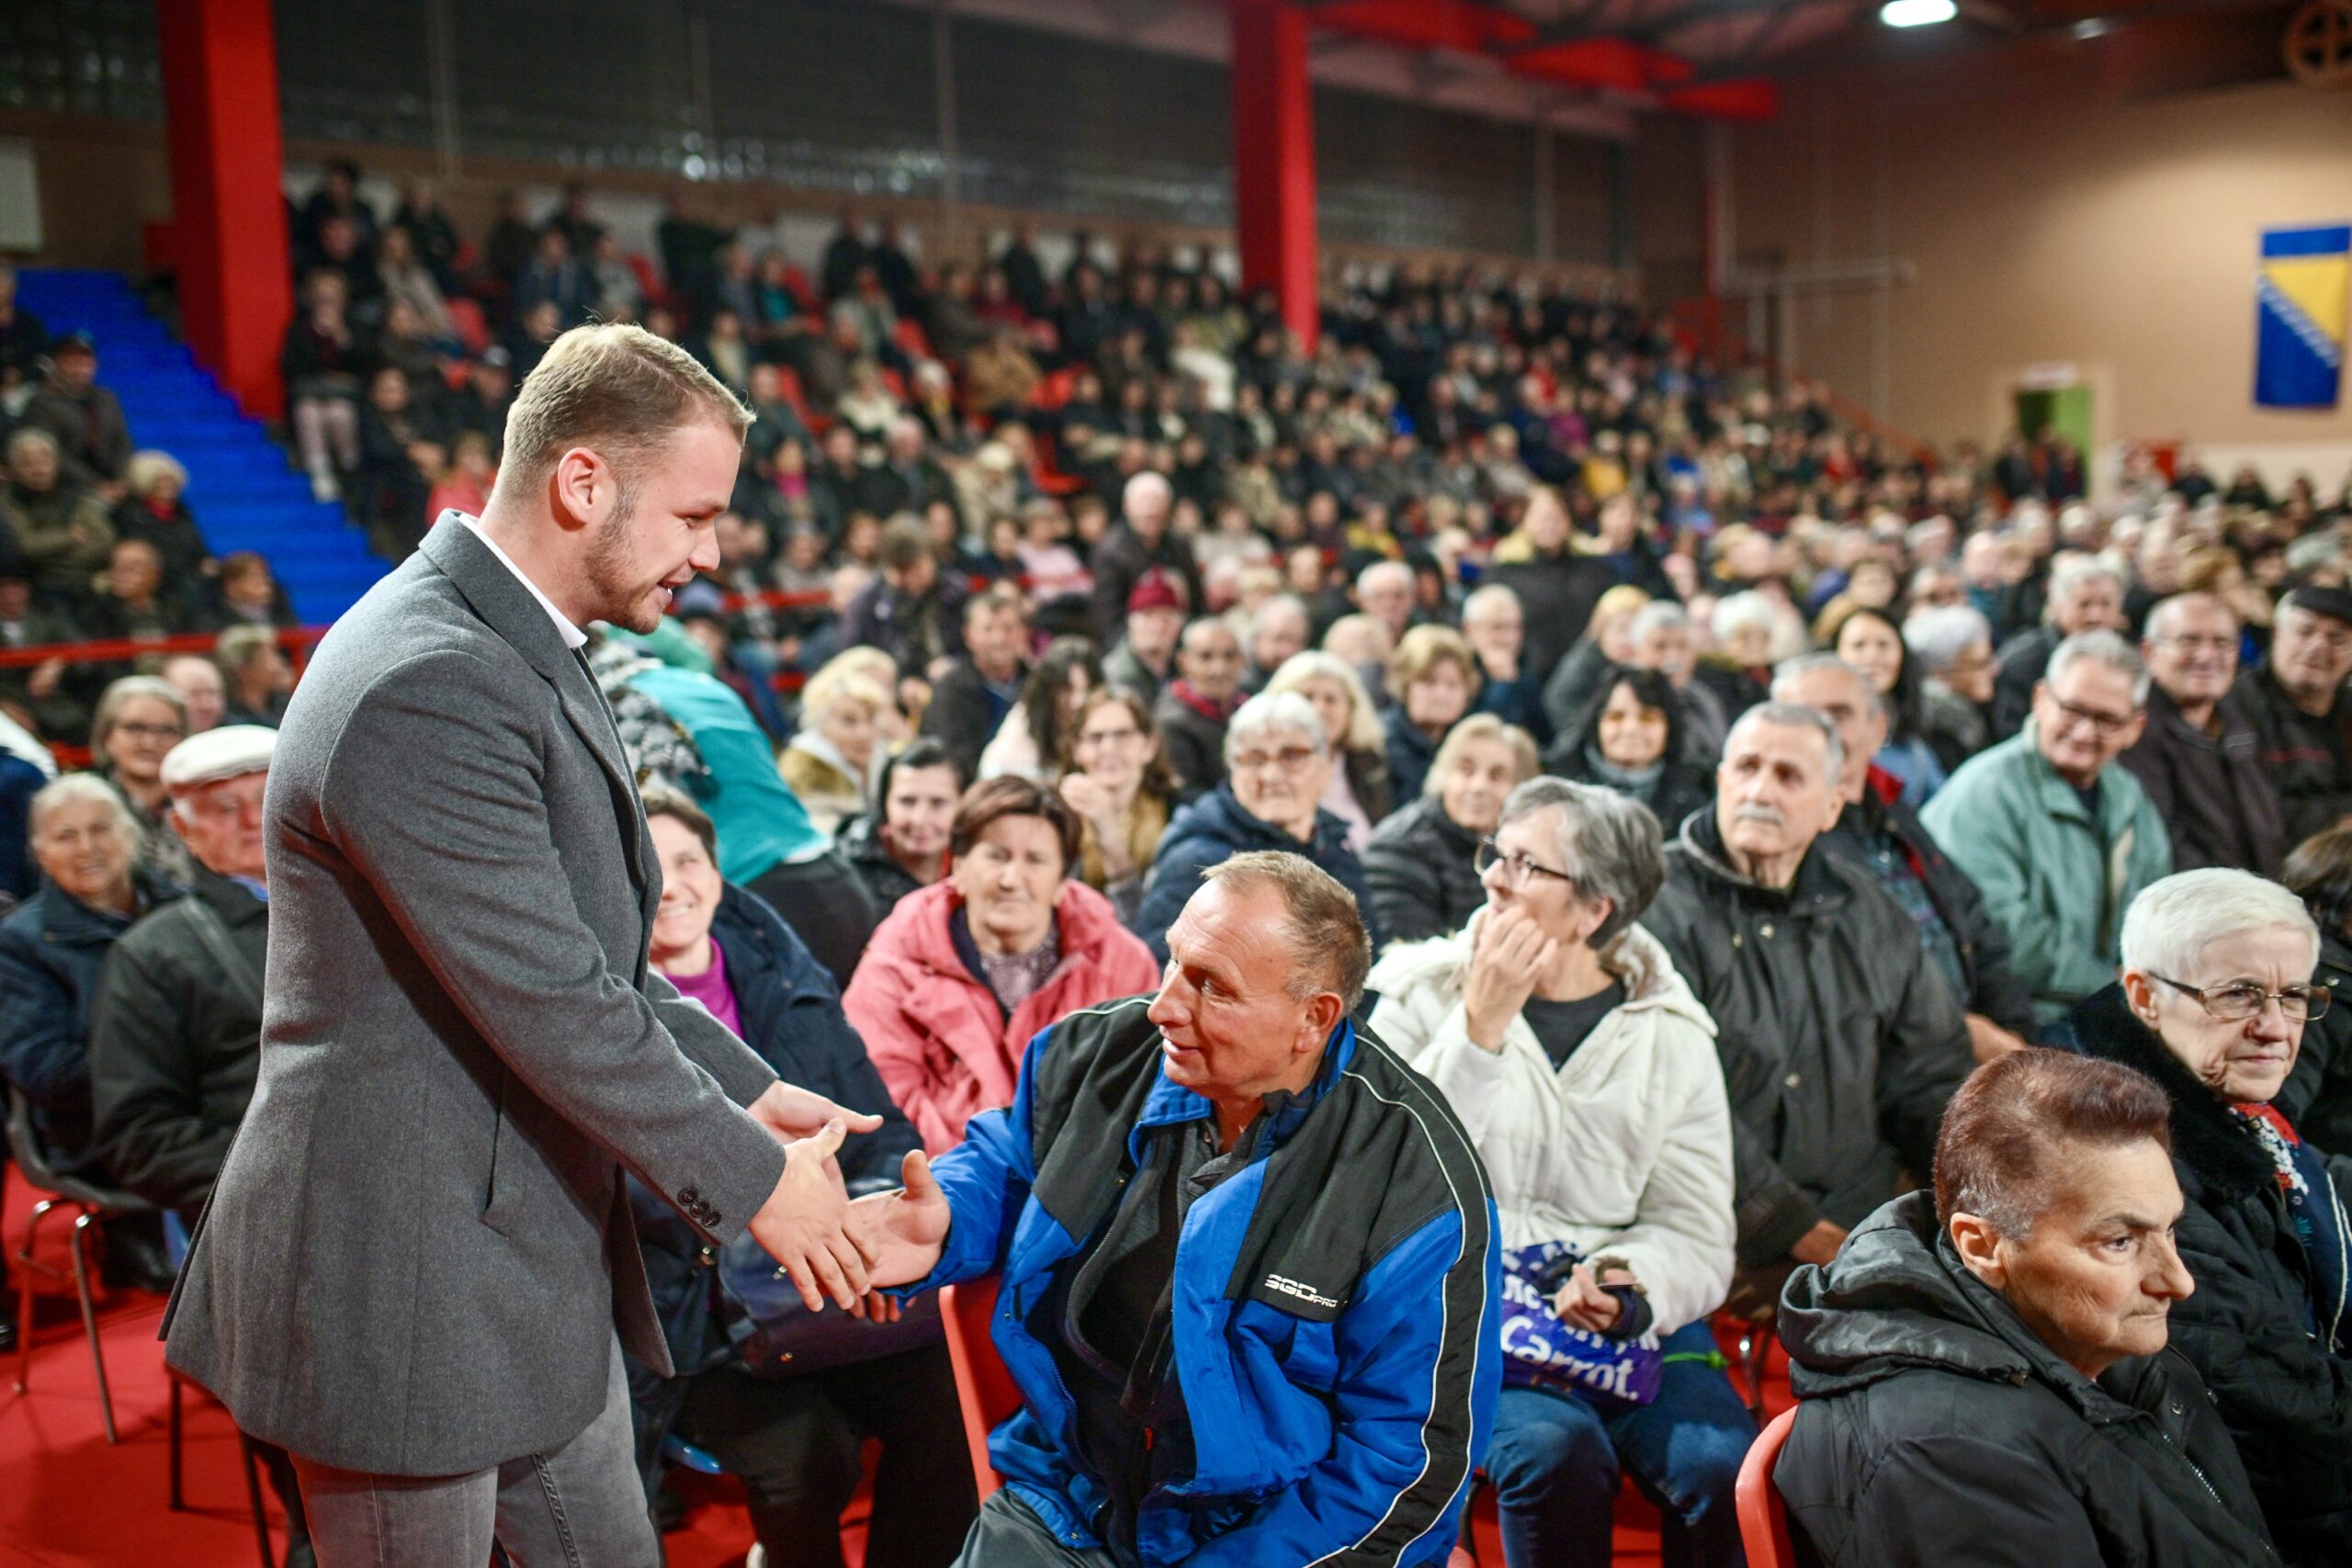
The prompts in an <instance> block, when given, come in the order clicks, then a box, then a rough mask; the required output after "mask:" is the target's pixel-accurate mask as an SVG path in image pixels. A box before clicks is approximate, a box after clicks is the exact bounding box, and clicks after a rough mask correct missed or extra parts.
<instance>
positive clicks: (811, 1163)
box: [751, 1086, 871, 1312]
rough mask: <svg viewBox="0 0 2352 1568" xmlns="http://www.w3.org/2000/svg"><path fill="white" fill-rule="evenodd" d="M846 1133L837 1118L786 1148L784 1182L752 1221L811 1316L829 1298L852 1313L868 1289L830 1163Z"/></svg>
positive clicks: (755, 1235) (843, 1194) (863, 1260)
mask: <svg viewBox="0 0 2352 1568" xmlns="http://www.w3.org/2000/svg"><path fill="white" fill-rule="evenodd" d="M778 1087H782V1086H778ZM769 1092H771V1093H773V1092H774V1090H770V1091H769ZM791 1092H792V1093H794V1094H799V1093H801V1092H802V1091H801V1090H799V1089H794V1090H792V1091H791ZM762 1098H763V1099H764V1098H765V1097H764V1096H763V1097H762ZM809 1098H810V1099H815V1098H816V1097H815V1096H810V1097H809ZM819 1103H820V1104H822V1103H825V1102H824V1101H821V1100H820V1101H819ZM848 1132H849V1130H848V1129H847V1128H846V1127H844V1126H843V1125H842V1121H841V1118H839V1117H838V1116H836V1117H835V1118H834V1119H833V1120H831V1121H830V1122H826V1123H824V1125H823V1126H822V1127H821V1128H820V1130H819V1131H818V1133H817V1134H816V1135H815V1136H814V1137H808V1138H799V1139H796V1140H794V1141H793V1142H791V1143H789V1144H786V1145H785V1151H784V1176H783V1178H782V1179H779V1180H778V1181H777V1182H776V1184H775V1191H774V1192H772V1193H770V1194H769V1195H768V1201H766V1202H765V1203H763V1204H761V1205H760V1212H759V1213H756V1214H754V1215H752V1224H751V1231H752V1239H753V1240H755V1241H757V1242H758V1243H759V1244H760V1245H761V1246H762V1247H765V1248H766V1249H767V1251H768V1256H770V1257H771V1258H775V1260H776V1262H777V1263H779V1264H780V1265H782V1266H783V1268H784V1269H785V1271H786V1273H789V1274H790V1275H791V1276H792V1282H793V1283H794V1284H795V1285H797V1286H798V1287H799V1288H800V1299H801V1300H802V1301H803V1302H805V1303H808V1306H809V1311H810V1312H822V1311H824V1310H825V1298H826V1297H828V1296H831V1298H832V1299H833V1300H834V1301H835V1302H836V1303H840V1305H841V1306H842V1308H843V1309H845V1310H853V1309H855V1308H856V1307H858V1305H859V1304H860V1303H861V1302H862V1301H863V1300H864V1299H865V1293H866V1291H867V1289H868V1288H869V1286H870V1283H871V1281H870V1280H868V1278H867V1274H866V1266H867V1263H868V1261H869V1259H868V1258H867V1257H866V1255H865V1253H864V1252H863V1251H862V1250H861V1245H860V1242H859V1240H858V1238H857V1236H856V1235H855V1234H854V1232H853V1230H852V1228H851V1216H850V1203H849V1193H848V1192H847V1191H846V1190H844V1189H843V1188H842V1173H841V1168H840V1167H839V1166H836V1165H835V1164H834V1163H833V1152H834V1151H835V1150H836V1149H839V1148H840V1147H841V1146H842V1138H844V1137H846V1136H847V1135H848Z"/></svg>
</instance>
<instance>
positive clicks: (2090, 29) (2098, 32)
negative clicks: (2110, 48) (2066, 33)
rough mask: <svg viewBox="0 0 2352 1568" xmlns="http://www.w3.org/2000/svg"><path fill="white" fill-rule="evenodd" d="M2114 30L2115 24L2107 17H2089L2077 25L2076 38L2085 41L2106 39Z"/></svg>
mask: <svg viewBox="0 0 2352 1568" xmlns="http://www.w3.org/2000/svg"><path fill="white" fill-rule="evenodd" d="M2114 30H2115V24H2114V23H2112V22H2110V21H2109V20H2108V19H2107V18H2106V17H2086V18H2084V19H2083V20H2082V21H2079V22H2076V23H2075V37H2076V38H2078V39H2084V40H2085V41H2088V40H2089V39H2095V38H2105V37H2106V36H2107V35H2108V34H2109V33H2111V32H2113V31H2114Z"/></svg>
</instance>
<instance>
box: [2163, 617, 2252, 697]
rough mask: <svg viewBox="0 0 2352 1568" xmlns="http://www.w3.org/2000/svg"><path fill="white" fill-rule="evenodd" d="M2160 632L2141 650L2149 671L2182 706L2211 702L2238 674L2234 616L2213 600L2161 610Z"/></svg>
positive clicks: (2236, 625) (2227, 690) (2235, 619)
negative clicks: (2162, 621) (2161, 631)
mask: <svg viewBox="0 0 2352 1568" xmlns="http://www.w3.org/2000/svg"><path fill="white" fill-rule="evenodd" d="M2163 625H2164V631H2163V633H2162V634H2161V635H2159V636H2155V637H2149V638H2148V639H2147V641H2146V643H2145V644H2143V647H2142V652H2143V655H2144V656H2145V657H2146V659H2147V660H2148V673H2149V674H2150V675H2152V676H2154V678H2155V682H2156V684H2157V685H2159V686H2162V687H2163V688H2164V690H2165V695H2166V696H2169V697H2171V698H2172V699H2173V701H2175V702H2177V703H2179V704H2180V705H2183V706H2184V707H2192V706H2197V705H2202V704H2205V703H2216V702H2219V701H2221V700H2222V698H2223V697H2225V696H2227V695H2228V694H2229V691H2230V683H2231V682H2233V681H2234V680H2236V679H2237V673H2238V618H2237V617H2236V616H2235V615H2232V614H2231V613H2230V610H2229V607H2228V606H2227V605H2225V604H2222V603H2221V601H2219V600H2217V599H2189V600H2183V601H2181V602H2180V603H2178V604H2175V605H2174V606H2173V607H2172V608H2171V609H2170V610H2168V611H2166V612H2165V619H2164V623H2163Z"/></svg>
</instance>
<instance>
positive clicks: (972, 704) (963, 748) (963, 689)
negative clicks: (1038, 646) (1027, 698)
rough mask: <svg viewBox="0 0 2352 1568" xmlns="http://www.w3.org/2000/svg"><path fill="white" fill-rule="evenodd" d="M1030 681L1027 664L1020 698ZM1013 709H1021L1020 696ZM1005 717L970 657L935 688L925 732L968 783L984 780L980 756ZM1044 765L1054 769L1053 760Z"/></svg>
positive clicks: (1017, 684)
mask: <svg viewBox="0 0 2352 1568" xmlns="http://www.w3.org/2000/svg"><path fill="white" fill-rule="evenodd" d="M1028 678H1029V666H1028V664H1027V663H1026V662H1025V661H1024V662H1023V664H1022V666H1021V671H1020V673H1018V674H1017V675H1015V676H1014V677H1013V680H1012V686H1013V690H1014V692H1015V693H1016V694H1017V693H1018V692H1019V691H1020V688H1021V685H1022V683H1023V682H1025V681H1027V680H1028ZM1018 705H1019V698H1018V696H1017V695H1016V697H1015V698H1014V701H1013V703H1012V706H1018ZM1004 713H1005V710H1003V709H1001V708H999V707H998V706H997V705H996V704H995V703H994V702H993V701H991V700H990V696H989V685H988V681H987V678H986V677H984V676H983V675H981V673H980V671H979V669H978V666H976V665H975V664H973V662H972V660H971V657H970V656H969V655H968V654H967V655H965V656H964V657H962V658H959V659H957V660H956V667H955V668H954V669H953V670H950V671H947V673H946V674H944V675H942V676H941V677H940V678H939V682H938V684H936V685H934V686H933V688H932V691H931V705H930V706H929V707H927V708H925V709H923V710H922V732H923V733H924V734H925V735H928V736H930V737H931V738H932V739H934V740H937V741H938V742H939V743H940V744H941V745H943V746H944V747H946V748H947V750H948V751H949V753H950V754H952V755H953V756H954V757H955V759H956V767H958V768H960V769H962V770H963V774H964V777H965V778H966V779H967V780H971V779H976V778H978V777H979V776H980V753H981V752H983V751H985V750H988V745H989V741H990V740H992V739H995V738H996V729H997V726H998V725H1000V724H1002V723H1003V722H1004ZM1044 761H1045V764H1046V766H1047V767H1048V768H1050V767H1052V766H1053V765H1054V759H1052V758H1051V757H1047V758H1046V759H1044Z"/></svg>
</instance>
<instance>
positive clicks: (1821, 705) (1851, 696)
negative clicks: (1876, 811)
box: [1773, 667, 1886, 800]
mask: <svg viewBox="0 0 2352 1568" xmlns="http://www.w3.org/2000/svg"><path fill="white" fill-rule="evenodd" d="M1773 694H1774V695H1775V696H1777V697H1780V698H1781V700H1783V701H1785V702H1792V703H1795V704H1796V705H1798V706H1800V707H1808V708H1811V709H1813V710H1814V711H1815V713H1818V714H1820V715H1821V716H1824V717H1825V718H1826V719H1828V720H1829V722H1830V723H1832V724H1834V725H1836V726H1837V727H1838V744H1839V745H1841V746H1843V747H1844V748H1845V749H1846V769H1845V773H1844V774H1843V776H1842V777H1840V778H1839V780H1838V794H1839V795H1842V796H1843V797H1844V798H1846V799H1848V800H1860V799H1861V798H1862V785H1863V784H1864V782H1865V781H1866V780H1867V779H1868V778H1869V777H1870V771H1871V758H1873V757H1875V756H1877V755H1878V749H1879V748H1880V747H1881V746H1883V745H1885V744H1886V709H1885V707H1884V706H1883V705H1882V704H1881V703H1880V702H1879V700H1878V697H1877V696H1876V695H1875V694H1872V693H1871V691H1870V690H1869V689H1868V688H1867V687H1866V686H1864V685H1863V683H1862V679H1861V677H1860V675H1859V674H1852V673H1849V672H1847V671H1840V670H1833V669H1828V668H1826V667H1825V668H1822V669H1817V670H1807V671H1804V672H1803V673H1802V674H1798V675H1794V676H1792V677H1791V678H1790V679H1788V680H1787V681H1785V682H1776V690H1775V691H1774V693H1773Z"/></svg>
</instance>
